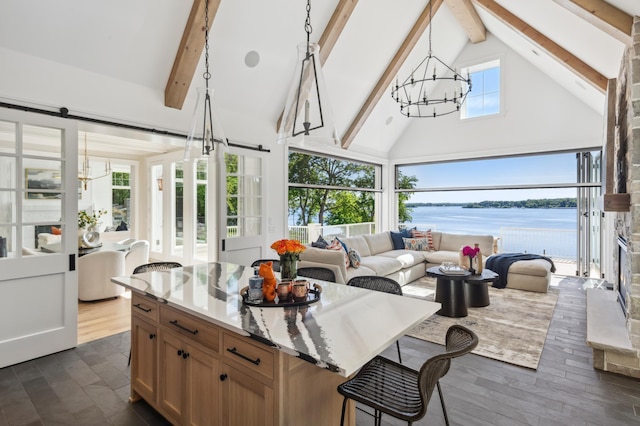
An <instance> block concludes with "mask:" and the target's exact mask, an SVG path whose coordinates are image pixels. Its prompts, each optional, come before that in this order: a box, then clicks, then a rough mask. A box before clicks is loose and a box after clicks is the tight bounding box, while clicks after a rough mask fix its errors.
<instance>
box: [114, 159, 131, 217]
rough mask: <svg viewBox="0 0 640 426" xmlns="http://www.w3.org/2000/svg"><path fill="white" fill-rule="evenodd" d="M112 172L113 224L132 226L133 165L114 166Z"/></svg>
mask: <svg viewBox="0 0 640 426" xmlns="http://www.w3.org/2000/svg"><path fill="white" fill-rule="evenodd" d="M114 169H117V170H114V171H113V172H112V173H111V197H112V203H111V204H112V212H113V213H112V220H113V221H112V226H115V227H118V226H120V224H121V223H122V222H124V223H125V224H126V226H127V228H129V227H130V226H131V213H132V212H131V167H130V166H114Z"/></svg>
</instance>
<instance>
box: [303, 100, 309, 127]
mask: <svg viewBox="0 0 640 426" xmlns="http://www.w3.org/2000/svg"><path fill="white" fill-rule="evenodd" d="M304 122H305V123H308V122H309V100H306V101H304Z"/></svg>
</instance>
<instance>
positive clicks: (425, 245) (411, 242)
mask: <svg viewBox="0 0 640 426" xmlns="http://www.w3.org/2000/svg"><path fill="white" fill-rule="evenodd" d="M402 240H403V241H404V248H405V250H416V251H429V241H428V240H427V239H426V238H403V239H402Z"/></svg>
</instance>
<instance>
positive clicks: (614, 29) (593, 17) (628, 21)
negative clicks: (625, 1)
mask: <svg viewBox="0 0 640 426" xmlns="http://www.w3.org/2000/svg"><path fill="white" fill-rule="evenodd" d="M553 1H555V2H556V3H558V4H559V5H560V6H562V7H564V8H565V9H567V10H569V11H570V12H572V13H574V14H576V15H578V16H579V17H581V18H582V19H584V20H585V21H587V22H588V23H590V24H592V25H594V26H595V27H597V28H598V29H600V30H601V31H603V32H605V33H606V34H609V35H610V36H611V37H613V38H615V39H617V40H619V41H621V42H622V43H624V44H626V45H629V46H630V45H631V27H632V26H633V16H631V15H629V14H627V13H625V12H623V11H622V10H620V9H618V8H617V7H615V6H613V5H610V4H609V3H607V2H605V1H603V0H553Z"/></svg>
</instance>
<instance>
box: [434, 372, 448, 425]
mask: <svg viewBox="0 0 640 426" xmlns="http://www.w3.org/2000/svg"><path fill="white" fill-rule="evenodd" d="M437 385H438V394H439V395H440V404H441V405H442V412H443V413H444V423H445V424H446V425H447V426H449V417H448V416H447V407H445V406H444V398H443V397H442V389H441V388H440V382H439V381H438V383H437Z"/></svg>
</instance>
